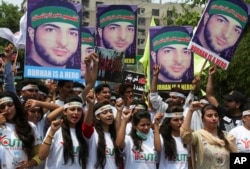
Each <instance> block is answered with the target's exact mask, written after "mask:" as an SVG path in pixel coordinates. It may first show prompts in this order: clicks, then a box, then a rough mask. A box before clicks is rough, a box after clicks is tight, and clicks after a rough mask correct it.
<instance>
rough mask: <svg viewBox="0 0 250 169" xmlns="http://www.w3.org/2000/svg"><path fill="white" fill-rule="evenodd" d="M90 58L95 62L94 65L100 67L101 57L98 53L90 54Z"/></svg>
mask: <svg viewBox="0 0 250 169" xmlns="http://www.w3.org/2000/svg"><path fill="white" fill-rule="evenodd" d="M90 58H91V60H93V63H94V65H98V63H99V56H98V55H97V53H92V54H90Z"/></svg>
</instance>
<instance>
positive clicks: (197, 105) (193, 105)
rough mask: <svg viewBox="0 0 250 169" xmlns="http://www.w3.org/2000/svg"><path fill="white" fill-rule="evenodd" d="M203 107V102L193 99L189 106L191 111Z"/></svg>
mask: <svg viewBox="0 0 250 169" xmlns="http://www.w3.org/2000/svg"><path fill="white" fill-rule="evenodd" d="M201 108H202V104H201V103H200V102H199V101H193V102H192V103H191V104H190V106H189V110H191V111H195V110H199V109H201Z"/></svg>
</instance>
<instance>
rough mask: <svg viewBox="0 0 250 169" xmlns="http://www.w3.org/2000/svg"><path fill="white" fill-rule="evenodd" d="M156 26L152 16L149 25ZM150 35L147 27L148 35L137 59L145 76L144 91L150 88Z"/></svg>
mask: <svg viewBox="0 0 250 169" xmlns="http://www.w3.org/2000/svg"><path fill="white" fill-rule="evenodd" d="M151 26H156V25H155V20H154V17H152V19H151V23H150V27H151ZM149 38H150V35H149V29H148V37H147V41H146V45H145V49H144V53H143V56H142V58H141V59H140V60H139V62H140V63H141V64H142V65H143V70H144V74H145V76H146V78H147V83H146V85H145V91H149V89H150V40H149Z"/></svg>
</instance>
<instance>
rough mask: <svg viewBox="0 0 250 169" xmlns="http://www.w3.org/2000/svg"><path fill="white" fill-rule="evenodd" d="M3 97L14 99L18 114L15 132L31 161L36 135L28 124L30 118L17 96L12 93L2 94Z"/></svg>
mask: <svg viewBox="0 0 250 169" xmlns="http://www.w3.org/2000/svg"><path fill="white" fill-rule="evenodd" d="M3 97H11V98H12V99H13V103H14V106H15V109H16V113H15V116H14V118H13V121H14V124H15V129H14V130H15V131H13V132H15V133H16V135H17V137H18V138H19V139H20V140H21V141H22V148H23V150H24V152H25V153H26V154H27V156H28V159H31V158H32V157H33V156H34V155H35V152H34V144H35V133H34V131H33V129H32V127H31V126H30V124H29V123H28V118H27V116H26V113H25V111H24V108H23V106H22V104H21V101H20V100H19V98H18V97H17V95H16V94H14V93H12V92H10V91H5V92H0V98H3Z"/></svg>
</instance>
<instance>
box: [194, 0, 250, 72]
mask: <svg viewBox="0 0 250 169" xmlns="http://www.w3.org/2000/svg"><path fill="white" fill-rule="evenodd" d="M248 18H249V12H248V6H247V4H246V3H245V2H244V1H242V0H210V1H209V3H208V4H207V7H206V9H205V11H204V13H203V15H202V17H201V19H200V21H199V24H198V26H197V30H196V32H195V34H194V36H193V38H192V40H191V42H190V44H189V49H191V50H192V51H193V52H194V53H197V54H198V55H200V56H201V57H203V58H205V59H207V60H209V61H211V62H213V63H214V64H216V65H217V66H219V67H221V68H222V69H224V70H226V69H227V68H228V65H229V63H230V61H231V59H232V57H233V54H234V52H235V50H236V47H237V45H238V43H239V41H240V39H241V37H242V34H243V30H244V28H245V27H246V25H247V23H248Z"/></svg>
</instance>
